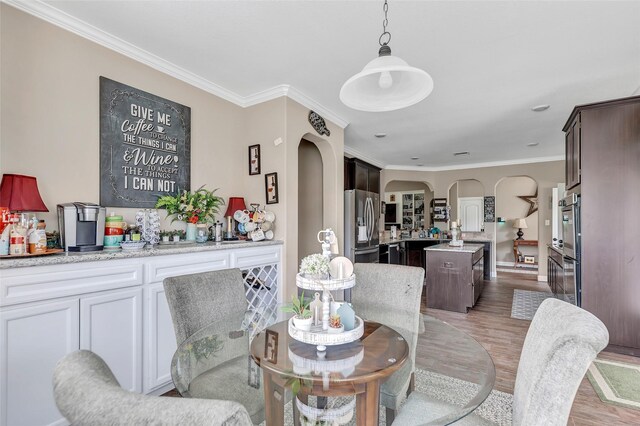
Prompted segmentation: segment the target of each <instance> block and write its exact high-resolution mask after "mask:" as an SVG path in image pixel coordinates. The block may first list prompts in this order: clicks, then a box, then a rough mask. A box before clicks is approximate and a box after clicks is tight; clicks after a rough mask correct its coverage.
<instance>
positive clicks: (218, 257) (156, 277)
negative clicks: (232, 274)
mask: <svg viewBox="0 0 640 426" xmlns="http://www.w3.org/2000/svg"><path fill="white" fill-rule="evenodd" d="M146 267H147V273H146V277H145V282H146V283H147V284H148V283H155V282H159V281H162V280H164V279H165V278H169V277H177V276H180V275H188V274H197V273H198V272H208V271H217V270H220V269H228V268H231V263H230V261H229V252H228V251H227V250H220V251H208V252H202V253H190V254H181V255H177V256H176V255H169V256H159V257H155V258H153V260H152V261H150V262H148V263H147V265H146Z"/></svg>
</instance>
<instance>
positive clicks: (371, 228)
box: [368, 197, 375, 242]
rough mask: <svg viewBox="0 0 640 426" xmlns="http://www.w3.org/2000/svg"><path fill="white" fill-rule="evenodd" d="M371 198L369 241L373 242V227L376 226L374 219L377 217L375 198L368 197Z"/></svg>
mask: <svg viewBox="0 0 640 426" xmlns="http://www.w3.org/2000/svg"><path fill="white" fill-rule="evenodd" d="M368 200H369V230H368V231H369V242H371V239H372V238H373V227H374V221H375V217H374V214H373V200H372V199H371V197H369V198H368Z"/></svg>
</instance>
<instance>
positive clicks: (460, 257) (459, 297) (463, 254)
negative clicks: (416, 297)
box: [424, 243, 484, 313]
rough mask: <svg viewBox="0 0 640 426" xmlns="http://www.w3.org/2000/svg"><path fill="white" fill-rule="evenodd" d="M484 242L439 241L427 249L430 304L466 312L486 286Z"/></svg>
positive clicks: (428, 299) (437, 307)
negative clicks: (450, 242)
mask: <svg viewBox="0 0 640 426" xmlns="http://www.w3.org/2000/svg"><path fill="white" fill-rule="evenodd" d="M483 250H484V245H481V244H464V245H463V246H462V247H454V246H450V245H449V244H448V243H446V244H438V245H435V246H431V247H426V248H425V249H424V251H425V254H426V263H427V306H428V307H429V308H435V309H444V310H447V311H454V312H464V313H466V312H467V311H468V310H469V308H472V307H473V306H474V305H475V303H476V301H477V300H478V298H479V297H480V294H481V293H482V289H483V288H484V279H483V275H484V262H483V257H484V256H483Z"/></svg>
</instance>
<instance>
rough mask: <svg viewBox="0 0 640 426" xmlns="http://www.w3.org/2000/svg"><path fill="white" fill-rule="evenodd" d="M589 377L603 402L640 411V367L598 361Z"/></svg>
mask: <svg viewBox="0 0 640 426" xmlns="http://www.w3.org/2000/svg"><path fill="white" fill-rule="evenodd" d="M587 377H588V378H589V381H590V382H591V385H592V386H593V389H595V391H596V393H597V394H598V396H599V397H600V399H601V400H602V402H604V403H607V404H613V405H620V406H622V407H627V408H633V409H636V410H640V365H634V364H627V363H623V362H613V361H605V360H603V359H596V360H595V361H593V363H592V364H591V366H590V367H589V370H588V371H587Z"/></svg>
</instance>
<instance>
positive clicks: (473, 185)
mask: <svg viewBox="0 0 640 426" xmlns="http://www.w3.org/2000/svg"><path fill="white" fill-rule="evenodd" d="M448 196H449V206H450V207H451V210H450V212H449V217H450V222H449V223H451V222H457V223H458V224H461V225H462V232H482V231H484V186H483V185H482V183H481V182H480V181H478V180H476V179H461V180H458V181H456V182H454V183H453V184H452V185H451V186H450V187H449V192H448Z"/></svg>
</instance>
